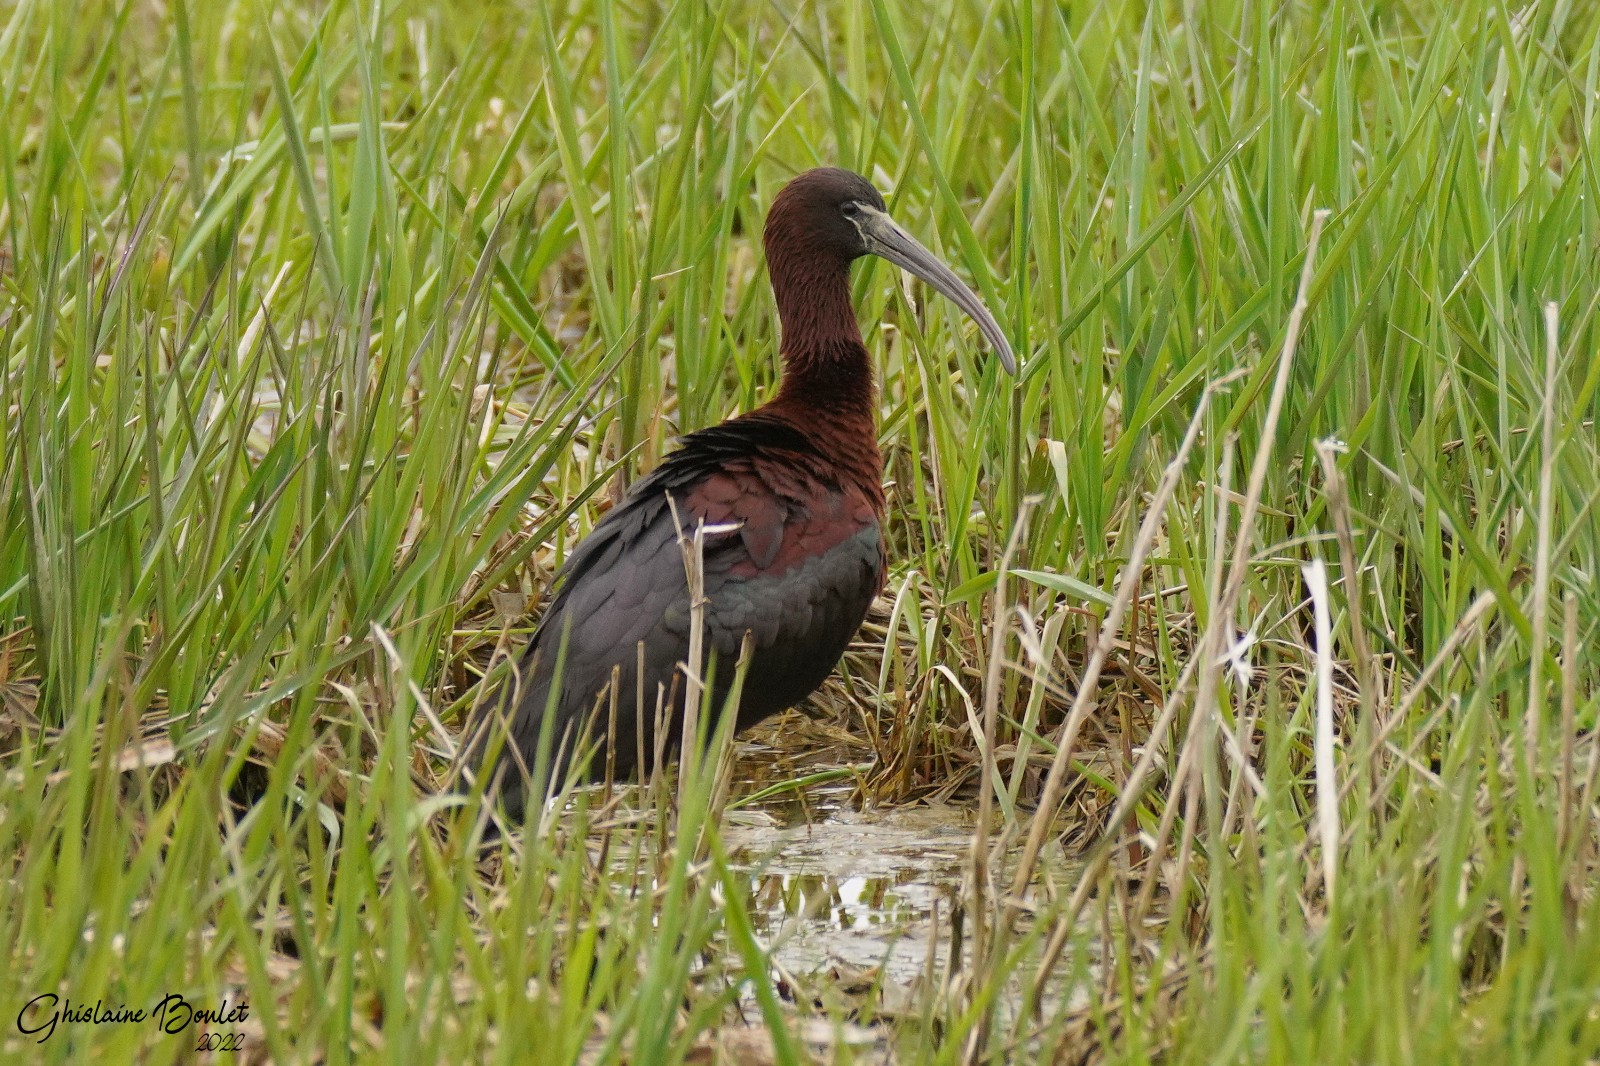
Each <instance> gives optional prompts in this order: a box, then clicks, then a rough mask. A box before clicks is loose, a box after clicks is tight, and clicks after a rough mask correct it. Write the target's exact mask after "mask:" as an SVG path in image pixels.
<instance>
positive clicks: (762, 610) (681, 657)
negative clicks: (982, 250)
mask: <svg viewBox="0 0 1600 1066" xmlns="http://www.w3.org/2000/svg"><path fill="white" fill-rule="evenodd" d="M764 244H765V247H766V254H767V266H768V273H769V275H770V277H771V281H772V290H773V295H774V297H775V298H776V300H777V305H778V317H779V322H780V326H781V333H780V343H779V349H778V350H779V354H780V356H781V357H782V360H783V376H782V380H781V382H780V385H779V389H778V394H777V396H776V397H774V398H773V399H772V400H771V401H770V402H768V403H766V404H764V405H762V406H761V407H758V408H757V409H756V410H754V411H751V412H750V413H748V414H745V415H741V416H739V417H737V418H734V419H731V420H729V421H727V422H723V423H722V424H720V425H717V426H713V427H711V428H709V429H703V430H700V431H698V432H696V433H691V434H689V435H688V436H686V437H684V438H683V439H682V441H681V445H682V446H681V447H680V448H679V449H678V450H677V451H675V452H673V453H672V454H670V455H669V456H667V458H666V459H665V460H664V461H663V462H662V463H661V465H660V466H659V467H657V468H656V469H655V470H654V471H653V472H652V473H651V474H650V475H649V476H647V477H645V478H643V479H642V480H640V481H639V482H638V483H637V484H635V485H634V486H633V488H632V489H631V490H630V491H629V492H628V494H627V496H626V497H625V498H624V499H623V500H622V502H621V503H620V504H619V505H618V506H616V507H615V508H613V509H612V510H611V512H610V513H608V514H607V515H606V516H605V518H604V519H602V520H601V522H600V524H599V525H597V526H596V527H595V529H594V531H593V532H592V533H590V534H589V536H588V537H587V538H585V539H584V540H583V541H582V542H581V543H580V544H578V546H577V547H576V548H575V549H574V550H573V552H572V554H571V556H570V557H569V558H568V560H567V564H566V566H565V567H564V569H563V571H562V573H561V574H560V575H559V576H558V578H557V580H558V588H557V591H556V593H555V596H554V598H553V599H552V600H551V602H550V604H549V606H548V608H546V610H545V612H544V615H543V616H542V617H541V618H540V620H539V623H538V625H537V627H536V628H535V630H534V633H533V636H532V638H531V639H530V641H529V643H528V646H527V648H526V650H525V651H524V652H523V654H522V656H521V659H520V661H519V663H518V665H517V668H516V669H515V670H514V671H513V674H512V679H511V680H510V681H508V682H507V683H506V684H505V685H504V686H503V687H502V689H501V691H500V692H498V693H496V694H495V695H493V696H491V697H490V698H489V699H487V700H485V701H484V708H483V712H482V713H480V715H479V718H478V722H477V727H476V728H475V730H474V734H475V735H474V736H473V737H472V739H471V741H470V743H469V748H468V751H469V756H468V758H469V761H470V762H471V764H472V765H473V766H474V768H475V769H476V770H477V772H479V773H484V772H494V773H495V774H496V775H497V779H498V787H499V788H500V792H501V797H502V800H503V802H504V804H505V806H506V807H507V809H508V810H509V811H510V812H511V813H513V814H517V813H519V812H520V811H521V809H522V807H523V804H524V797H525V796H527V795H529V794H530V790H531V793H532V794H534V795H540V796H542V795H543V794H544V791H545V789H546V787H547V782H553V783H555V784H559V783H560V782H561V781H562V780H563V778H564V776H565V772H566V770H567V768H568V766H569V765H570V764H571V761H572V760H573V759H574V758H575V757H578V758H582V757H585V756H590V755H592V758H591V759H590V761H589V763H588V765H587V775H588V776H589V777H590V778H591V779H593V778H598V777H600V776H602V775H603V774H604V773H605V770H606V767H607V765H608V763H609V764H610V765H612V766H613V767H614V769H615V770H616V772H617V773H618V774H619V775H621V776H627V775H630V774H633V773H635V772H637V771H638V770H640V769H641V768H645V769H647V768H648V766H649V764H650V763H651V762H652V761H653V759H654V753H655V751H656V749H657V743H656V741H657V738H656V736H655V710H656V708H657V705H658V700H659V701H660V702H661V706H662V707H663V708H665V710H666V712H667V717H666V718H665V720H666V722H667V727H666V728H667V732H666V735H665V736H664V737H662V738H661V740H662V745H661V746H662V748H663V750H667V751H671V750H673V749H674V747H675V745H676V743H677V741H678V737H679V733H680V731H681V725H680V723H681V721H682V713H683V698H684V690H685V685H684V683H683V678H682V675H681V672H680V670H681V667H680V664H681V663H683V662H684V661H685V660H686V659H687V657H688V653H689V627H690V604H689V590H688V583H687V579H686V576H685V572H684V562H683V557H682V554H681V551H680V549H679V545H678V529H679V526H678V523H681V524H682V527H683V529H684V530H685V531H686V532H687V531H692V530H693V529H694V527H695V526H696V525H697V524H700V523H704V525H705V527H706V528H705V533H704V582H705V596H706V600H707V603H706V610H705V630H704V643H705V649H706V652H707V654H708V655H709V656H712V657H714V659H715V668H714V670H713V671H712V674H713V686H712V692H711V704H710V706H712V707H713V708H721V707H723V706H724V705H725V703H726V696H727V694H728V692H729V691H730V686H731V683H732V679H733V675H734V664H735V661H736V660H737V658H738V655H739V652H740V648H741V645H742V644H743V642H744V640H745V637H746V634H749V638H750V647H751V661H750V666H749V669H748V672H747V675H746V678H745V682H744V687H743V690H742V693H741V696H740V700H739V704H738V720H737V723H736V724H737V727H738V728H740V729H743V728H746V727H748V726H750V725H752V724H754V723H756V722H758V721H760V720H762V719H763V718H766V717H768V716H770V715H772V714H775V713H777V712H778V711H781V710H784V709H785V708H787V707H792V706H794V705H795V704H796V703H798V702H800V701H801V700H803V699H805V697H806V696H807V695H809V694H810V693H811V692H813V691H815V689H816V688H817V686H819V685H820V684H822V682H823V680H824V679H825V678H826V677H827V676H828V674H829V673H830V672H831V671H832V670H833V668H834V665H835V664H836V663H837V662H838V661H839V657H840V656H841V655H843V654H844V650H845V648H846V646H847V645H848V644H849V642H850V639H851V637H852V636H853V635H854V634H855V632H856V630H857V629H858V628H859V627H860V625H861V622H862V619H864V618H865V617H866V613H867V608H868V606H869V605H870V604H871V603H872V600H873V598H874V597H875V596H876V595H877V594H878V591H879V590H880V589H881V588H882V586H883V578H884V564H885V558H884V543H883V536H882V522H883V507H884V498H883V486H882V478H883V462H882V459H881V457H880V456H879V454H878V444H877V430H876V424H875V415H876V408H877V396H876V386H875V383H874V375H873V370H872V364H871V361H870V359H869V356H868V354H867V349H866V347H865V345H864V344H863V343H862V340H861V330H860V327H859V325H858V324H857V322H856V317H855V311H854V308H853V307H852V306H851V303H850V284H849V282H850V264H851V263H852V262H853V261H854V260H856V259H858V258H860V257H861V256H863V255H869V254H872V255H879V256H882V257H883V258H886V259H888V260H890V261H891V262H893V263H895V264H897V265H899V266H901V267H903V268H904V269H906V270H909V271H911V272H912V273H914V274H916V275H917V276H919V277H921V278H922V279H923V280H924V281H926V282H927V283H928V284H929V285H931V286H932V287H933V288H934V289H936V290H937V291H939V292H940V293H942V294H944V295H945V296H947V297H949V298H950V299H951V300H953V301H955V303H956V304H957V305H958V306H960V307H961V308H962V309H963V310H964V311H966V312H967V313H968V314H969V315H971V316H972V317H973V318H974V319H975V320H976V321H977V323H978V326H979V329H980V330H981V331H982V333H983V334H984V336H985V337H986V338H987V339H988V340H989V342H990V344H991V345H992V346H993V347H994V349H995V352H996V354H997V355H998V356H999V358H1000V360H1001V362H1002V363H1003V364H1004V366H1005V368H1006V369H1007V370H1008V371H1014V369H1015V363H1014V360H1013V357H1012V354H1011V349H1010V346H1009V345H1008V343H1007V341H1006V337H1005V334H1004V333H1003V332H1002V330H1001V329H1000V327H999V325H998V324H997V323H996V322H995V320H994V318H993V316H991V315H990V314H989V312H988V311H987V310H986V309H985V308H984V307H983V304H982V303H981V302H980V301H979V299H978V297H977V296H976V295H974V294H973V292H972V290H970V289H969V288H967V286H965V285H964V284H962V282H961V281H960V280H959V279H957V277H956V276H955V274H954V273H952V272H951V271H950V269H949V268H948V267H946V266H945V265H944V264H943V263H941V262H939V260H938V259H937V258H935V257H934V256H933V254H932V253H930V252H929V251H928V250H927V249H926V248H924V247H923V246H922V245H921V244H919V243H918V242H917V241H916V240H914V239H913V238H912V237H911V236H910V235H908V234H907V233H906V232H905V231H904V230H902V229H901V228H900V227H899V226H897V225H896V224H895V223H894V222H893V221H892V220H891V219H890V218H889V216H888V214H887V213H886V212H885V208H884V202H883V197H882V196H881V195H880V194H879V193H878V191H877V190H876V189H874V188H873V187H872V185H871V183H869V182H868V181H867V180H866V179H865V178H863V177H861V176H860V175H857V174H853V173H851V172H849V171H847V170H840V169H837V168H833V167H824V168H819V169H816V170H810V171H807V172H806V173H804V174H801V175H799V176H798V177H796V178H795V179H794V180H792V181H790V182H789V184H788V185H786V186H784V188H783V190H782V191H780V192H779V193H778V196H777V198H776V199H775V200H774V201H773V204H772V208H771V210H770V211H769V212H768V215H767V223H766V230H765V234H764ZM674 512H676V521H675V519H674ZM613 680H615V681H616V682H617V687H616V695H617V698H616V707H617V709H616V712H615V714H613V713H612V700H611V697H610V695H609V693H610V692H611V686H612V682H613ZM640 695H642V696H643V708H642V712H643V713H642V714H641V713H640V712H641V708H640V706H639V704H640V701H639V698H638V697H639V696H640ZM613 719H614V729H613ZM501 722H504V724H505V727H506V730H507V735H506V737H505V742H504V745H503V746H502V745H500V744H499V743H498V742H495V741H492V739H491V738H493V737H494V736H495V730H496V726H497V725H498V724H499V723H501ZM641 727H642V733H641ZM545 732H548V736H549V741H548V743H549V751H550V752H551V753H552V755H553V758H552V760H551V762H550V764H549V769H548V771H546V772H545V773H544V774H542V775H541V777H540V779H539V780H537V781H533V780H530V778H529V770H530V769H531V768H534V767H535V766H536V765H537V760H536V754H537V752H538V751H539V746H540V736H541V733H545ZM584 740H587V741H589V743H587V744H585V743H582V741H584ZM497 749H498V750H500V751H501V755H500V757H499V760H498V765H490V763H489V760H488V757H487V753H489V752H493V751H495V750H497ZM641 754H642V755H643V759H644V766H643V767H641V764H640V756H641Z"/></svg>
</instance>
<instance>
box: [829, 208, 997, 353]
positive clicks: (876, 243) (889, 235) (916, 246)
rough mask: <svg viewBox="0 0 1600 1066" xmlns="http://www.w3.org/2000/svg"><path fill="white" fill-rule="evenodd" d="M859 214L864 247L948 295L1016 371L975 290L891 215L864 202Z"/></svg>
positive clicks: (987, 311) (994, 324)
mask: <svg viewBox="0 0 1600 1066" xmlns="http://www.w3.org/2000/svg"><path fill="white" fill-rule="evenodd" d="M860 209H861V212H862V217H861V219H860V220H859V222H858V225H859V227H860V229H861V236H862V237H863V238H864V239H865V240H866V242H867V251H869V252H871V253H872V254H873V255H880V256H882V257H883V258H885V259H887V260H889V262H891V263H893V264H895V265H896V266H898V267H901V268H902V269H904V270H909V271H911V273H913V274H915V275H916V276H917V277H919V278H921V279H922V280H923V281H926V282H927V283H928V284H929V285H931V286H933V287H934V289H936V290H938V291H939V292H940V293H942V294H943V295H945V296H946V297H948V298H949V299H950V300H951V302H953V303H954V304H955V305H956V306H957V307H959V308H961V310H963V311H965V312H966V313H967V314H969V315H971V316H972V320H973V321H974V322H976V323H977V324H978V329H979V331H980V332H982V333H983V335H984V336H985V337H986V338H988V340H989V344H990V345H991V346H993V348H994V354H995V355H997V356H999V358H1000V365H1001V366H1003V367H1005V368H1006V373H1008V374H1015V373H1016V372H1017V358H1016V356H1014V355H1012V354H1011V343H1010V342H1009V341H1007V340H1006V335H1005V332H1004V331H1003V330H1002V329H1001V328H1000V323H998V322H996V321H995V320H994V316H993V315H991V314H990V313H989V309H988V308H987V307H985V306H983V301H982V300H980V299H978V294H977V293H975V292H973V291H972V290H971V289H969V288H967V286H966V283H965V282H963V281H962V280H961V279H960V278H958V277H956V275H955V272H954V271H952V270H951V269H950V268H949V267H947V266H945V265H944V264H943V263H942V262H940V261H939V257H938V256H936V255H934V254H933V253H932V252H930V251H928V249H926V248H924V247H923V246H922V244H921V242H919V241H918V240H917V239H916V238H915V237H913V236H912V235H911V234H909V233H907V232H906V231H905V230H903V229H901V228H900V227H899V226H897V225H896V224H895V221H894V219H892V218H890V217H889V216H888V215H886V214H884V213H883V212H882V211H878V210H875V209H873V208H871V207H868V206H867V205H865V204H861V205H860Z"/></svg>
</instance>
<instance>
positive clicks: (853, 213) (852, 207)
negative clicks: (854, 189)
mask: <svg viewBox="0 0 1600 1066" xmlns="http://www.w3.org/2000/svg"><path fill="white" fill-rule="evenodd" d="M839 210H841V211H843V212H844V217H845V218H855V217H857V216H858V215H860V214H861V205H860V204H859V203H857V202H856V201H855V200H846V201H845V202H844V206H843V207H841V208H839Z"/></svg>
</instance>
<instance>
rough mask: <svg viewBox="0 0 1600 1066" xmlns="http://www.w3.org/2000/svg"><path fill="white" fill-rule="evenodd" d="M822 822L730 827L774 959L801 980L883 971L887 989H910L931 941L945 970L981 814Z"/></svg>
mask: <svg viewBox="0 0 1600 1066" xmlns="http://www.w3.org/2000/svg"><path fill="white" fill-rule="evenodd" d="M813 814H814V820H813V821H812V822H810V823H809V824H799V825H794V824H787V825H786V824H784V823H782V822H781V821H777V820H774V823H773V824H771V825H768V826H760V825H749V824H738V821H737V820H730V824H728V825H726V826H725V827H724V830H723V838H724V841H725V842H726V843H727V845H728V847H729V848H730V850H731V853H732V854H731V857H732V858H733V859H734V861H735V862H737V863H738V864H739V865H740V866H741V867H742V868H743V869H745V870H746V871H748V873H749V876H750V893H749V896H748V904H749V906H750V911H751V917H752V920H753V921H754V922H755V925H756V931H757V933H758V934H759V935H760V936H761V937H762V939H763V941H765V942H766V944H767V946H768V948H769V950H770V951H771V952H772V956H773V960H774V961H775V962H777V963H778V965H780V966H782V967H783V968H785V969H787V970H789V971H790V972H792V973H799V974H804V973H810V972H813V971H816V970H820V969H823V968H825V967H827V966H829V965H830V964H836V963H843V964H844V965H845V966H846V967H847V968H850V969H858V968H866V967H874V966H881V967H883V977H884V978H885V979H886V980H893V981H895V982H901V983H903V982H909V981H911V980H912V979H914V978H915V977H916V976H917V975H918V974H919V973H926V972H927V970H928V961H929V958H928V956H929V950H930V941H931V942H932V943H933V944H934V945H936V950H937V951H938V953H939V958H938V962H939V963H941V964H942V962H943V957H942V956H943V952H944V950H945V948H946V947H947V946H948V944H947V942H948V923H949V917H950V913H951V910H952V907H951V903H952V901H953V900H954V898H955V896H956V893H957V892H959V890H960V887H961V880H962V874H963V870H964V867H965V865H966V864H967V863H968V862H969V861H970V860H969V855H970V852H971V845H972V834H973V830H974V828H975V819H974V816H973V814H972V812H970V811H966V810H964V809H961V808H958V807H948V806H946V807H927V806H915V807H900V808H892V809H884V810H869V811H856V810H851V809H849V808H847V807H845V806H842V805H840V806H835V807H833V808H832V809H826V808H823V809H820V810H819V809H816V808H814V809H813ZM936 915H937V919H938V922H937V927H936V922H935V917H936Z"/></svg>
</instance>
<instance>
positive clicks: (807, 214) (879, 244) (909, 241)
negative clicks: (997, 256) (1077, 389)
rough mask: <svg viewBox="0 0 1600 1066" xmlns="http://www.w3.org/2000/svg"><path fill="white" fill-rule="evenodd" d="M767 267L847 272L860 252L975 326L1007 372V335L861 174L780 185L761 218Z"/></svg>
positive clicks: (812, 173)
mask: <svg viewBox="0 0 1600 1066" xmlns="http://www.w3.org/2000/svg"><path fill="white" fill-rule="evenodd" d="M763 239H764V243H765V244H766V249H767V262H768V264H769V265H770V266H771V267H772V268H773V270H774V273H776V271H777V270H778V269H779V264H799V263H810V264H818V265H822V266H825V267H837V268H839V269H846V268H848V267H849V264H850V263H851V262H852V261H854V260H856V259H859V258H861V257H862V256H864V255H876V256H881V257H883V258H884V259H887V260H889V262H891V263H894V264H895V265H896V266H898V267H900V268H901V269H903V270H909V271H910V272H911V273H913V274H915V275H916V276H917V277H919V278H921V279H922V280H923V281H925V282H927V283H928V284H929V285H931V286H932V287H933V288H934V289H935V290H936V291H938V292H940V293H942V294H943V295H944V296H946V297H947V298H949V299H950V300H951V301H953V302H954V303H955V304H956V306H957V307H960V308H961V309H962V310H963V311H965V312H966V313H967V314H968V315H970V316H972V319H973V321H975V322H977V324H978V329H979V330H980V331H982V333H983V335H984V337H986V338H987V339H988V341H989V343H990V344H991V345H992V346H993V347H994V350H995V354H996V355H997V356H999V358H1000V363H1001V365H1002V366H1004V367H1005V368H1006V370H1007V372H1009V373H1013V374H1014V373H1016V369H1017V364H1016V358H1015V357H1014V356H1013V355H1012V353H1011V344H1010V342H1009V341H1007V340H1006V335H1005V331H1003V330H1002V329H1001V328H1000V324H999V323H998V322H996V321H995V319H994V316H993V315H991V314H990V313H989V309H988V308H986V307H984V306H983V302H982V301H981V300H979V299H978V295H977V293H975V292H973V291H972V290H971V289H970V288H968V287H967V285H966V284H965V283H964V282H962V280H961V279H960V278H958V277H956V275H955V272H954V271H952V270H951V269H950V268H949V267H948V266H946V265H945V264H944V263H943V262H941V261H940V260H939V258H938V257H937V256H935V255H934V254H933V253H932V252H930V251H928V249H926V248H924V247H923V246H922V244H921V243H920V242H919V241H918V240H917V239H916V238H915V237H913V236H911V234H909V233H907V232H906V231H905V230H903V229H901V228H900V226H899V225H897V224H896V223H895V221H894V220H893V219H892V218H890V217H889V213H888V209H887V208H886V207H885V205H884V202H883V195H882V194H881V193H879V192H878V190H877V189H875V188H873V187H872V183H871V182H869V181H868V180H867V179H866V178H863V177H862V176H861V175H859V174H855V173H852V172H850V171H848V170H841V169H840V168H838V167H818V168H817V169H815V170H808V171H806V172H805V173H803V174H801V175H799V176H798V177H796V178H794V179H793V180H792V181H790V182H789V184H787V185H785V186H784V187H783V189H782V190H781V191H780V192H779V193H778V196H777V198H776V199H775V200H773V202H772V209H771V210H770V211H769V212H768V213H767V226H766V232H765V234H764V238H763Z"/></svg>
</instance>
